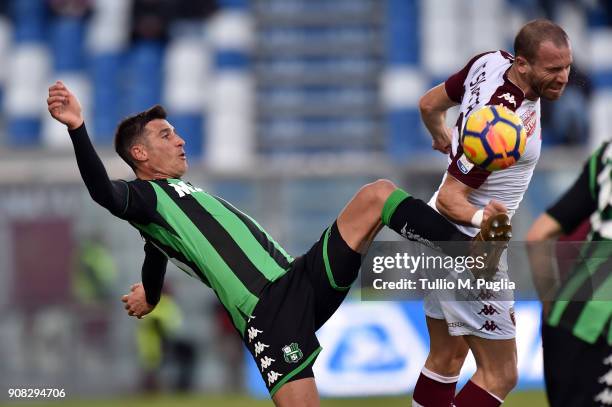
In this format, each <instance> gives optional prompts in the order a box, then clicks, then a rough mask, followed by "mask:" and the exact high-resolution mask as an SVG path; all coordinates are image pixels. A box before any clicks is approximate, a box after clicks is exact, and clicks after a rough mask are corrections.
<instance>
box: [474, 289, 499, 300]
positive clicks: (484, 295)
mask: <svg viewBox="0 0 612 407" xmlns="http://www.w3.org/2000/svg"><path fill="white" fill-rule="evenodd" d="M476 298H477V299H479V300H490V299H491V298H495V294H493V293H492V292H491V291H488V290H480V292H479V293H478V295H477V296H476Z"/></svg>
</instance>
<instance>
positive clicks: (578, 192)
mask: <svg viewBox="0 0 612 407" xmlns="http://www.w3.org/2000/svg"><path fill="white" fill-rule="evenodd" d="M602 152H603V148H601V149H599V150H597V151H596V152H595V153H594V154H593V155H592V156H591V158H590V159H589V160H588V161H587V162H586V163H585V165H584V167H583V168H582V172H581V173H580V176H579V177H578V179H577V180H576V181H575V182H574V185H572V186H571V188H570V189H568V190H567V191H566V192H565V194H563V196H562V197H561V199H559V200H558V201H557V202H556V203H555V204H554V205H553V206H551V207H550V208H548V209H547V210H546V213H548V214H549V215H550V216H551V217H553V218H554V219H555V220H557V222H559V224H560V225H561V228H562V229H563V233H565V234H569V233H571V232H573V231H574V229H576V228H577V227H578V226H579V225H580V224H581V223H582V221H584V220H585V219H586V218H588V217H589V216H590V215H591V214H592V213H593V212H595V210H596V209H597V197H596V194H595V191H594V190H591V189H592V188H591V183H592V182H593V181H595V179H591V178H592V177H593V178H594V177H596V176H597V175H596V174H598V173H599V170H600V169H601V164H600V163H601V159H600V158H601V153H602Z"/></svg>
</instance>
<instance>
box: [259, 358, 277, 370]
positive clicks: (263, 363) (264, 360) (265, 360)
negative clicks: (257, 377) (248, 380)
mask: <svg viewBox="0 0 612 407" xmlns="http://www.w3.org/2000/svg"><path fill="white" fill-rule="evenodd" d="M259 362H260V365H261V371H262V372H263V371H264V370H266V369H267V368H269V367H270V365H272V363H273V362H276V359H272V358H271V357H270V356H264V357H263V358H261V359H260V360H259Z"/></svg>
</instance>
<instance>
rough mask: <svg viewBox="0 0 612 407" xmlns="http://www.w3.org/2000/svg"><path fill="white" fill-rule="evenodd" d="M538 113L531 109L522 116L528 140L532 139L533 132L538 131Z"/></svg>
mask: <svg viewBox="0 0 612 407" xmlns="http://www.w3.org/2000/svg"><path fill="white" fill-rule="evenodd" d="M536 119H537V117H536V112H535V110H534V109H529V110H527V111H525V112H524V113H523V114H522V115H521V120H522V121H523V125H524V126H525V131H526V132H527V138H529V137H531V135H532V134H533V132H534V131H535V129H536V124H537V120H536Z"/></svg>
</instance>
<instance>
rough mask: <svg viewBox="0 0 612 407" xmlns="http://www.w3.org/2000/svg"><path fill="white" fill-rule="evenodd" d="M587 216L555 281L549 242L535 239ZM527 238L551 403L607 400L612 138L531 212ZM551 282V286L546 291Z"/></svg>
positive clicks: (611, 371)
mask: <svg viewBox="0 0 612 407" xmlns="http://www.w3.org/2000/svg"><path fill="white" fill-rule="evenodd" d="M587 219H588V220H589V223H590V226H591V228H590V229H591V230H590V232H589V236H588V238H587V241H586V242H585V243H584V245H583V247H582V249H581V253H580V254H579V255H578V259H577V260H576V264H575V265H574V267H573V270H572V271H571V272H570V273H569V275H568V277H567V278H565V279H564V281H562V282H561V284H558V283H557V284H555V282H556V280H557V279H556V278H555V277H554V276H553V273H552V268H551V262H550V259H551V258H553V257H554V256H552V250H551V249H552V248H551V247H550V246H545V245H543V244H542V243H537V242H542V241H545V240H548V239H552V238H555V237H557V236H559V235H560V234H562V233H565V234H571V233H572V232H573V231H574V230H575V229H576V228H578V227H579V226H580V225H581V223H582V222H583V221H585V220H587ZM527 241H528V242H530V261H531V264H532V272H533V273H534V280H535V282H536V288H538V292H540V296H541V297H543V308H544V312H543V314H544V322H543V324H542V345H543V348H544V376H545V379H546V392H547V395H548V399H549V402H550V405H551V406H552V407H557V406H563V407H579V406H580V407H582V406H600V405H610V404H612V325H611V318H612V143H610V142H606V143H604V144H603V145H602V146H601V147H600V148H599V149H598V150H597V151H595V153H593V155H592V156H591V157H590V158H589V160H588V161H587V162H586V163H585V165H584V167H583V170H582V173H581V174H580V176H579V177H578V179H577V180H576V181H575V182H574V184H573V185H572V187H571V188H570V189H569V190H567V191H566V192H565V194H564V195H563V196H562V197H561V198H560V199H559V201H557V203H555V204H554V205H553V206H552V207H550V208H549V209H548V210H547V211H546V212H545V213H544V214H542V215H540V217H538V219H536V221H535V223H534V224H533V226H532V227H531V229H530V230H529V232H528V234H527ZM551 288H552V289H554V290H555V291H556V293H554V294H555V295H551V296H547V294H546V291H547V290H548V291H550V289H551ZM551 299H553V300H552V301H551Z"/></svg>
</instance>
